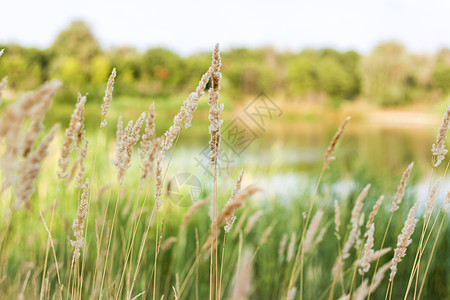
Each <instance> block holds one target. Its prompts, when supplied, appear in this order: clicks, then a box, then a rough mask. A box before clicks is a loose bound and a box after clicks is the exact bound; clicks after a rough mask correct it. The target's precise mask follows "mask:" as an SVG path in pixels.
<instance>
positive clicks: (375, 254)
mask: <svg viewBox="0 0 450 300" xmlns="http://www.w3.org/2000/svg"><path fill="white" fill-rule="evenodd" d="M391 250H392V248H391V247H388V248H384V249H381V250H377V251H375V252H373V254H372V255H370V256H369V257H366V258H364V259H367V262H369V263H371V262H373V261H374V260H377V259H378V258H380V257H382V256H383V255H385V254H387V253H389V252H390V251H391ZM362 263H363V257H362V258H360V259H357V260H355V263H354V265H355V266H357V267H358V266H360V265H361V264H362Z"/></svg>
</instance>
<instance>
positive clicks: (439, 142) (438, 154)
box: [431, 105, 450, 167]
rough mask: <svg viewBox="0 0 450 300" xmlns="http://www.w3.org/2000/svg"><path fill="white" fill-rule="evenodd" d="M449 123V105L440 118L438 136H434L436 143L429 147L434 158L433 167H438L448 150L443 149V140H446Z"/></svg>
mask: <svg viewBox="0 0 450 300" xmlns="http://www.w3.org/2000/svg"><path fill="white" fill-rule="evenodd" d="M449 121H450V105H449V106H448V107H447V110H446V111H445V113H444V116H443V117H442V123H441V126H439V130H438V134H437V136H436V143H434V144H433V145H432V147H431V153H433V155H434V156H435V159H436V162H435V164H434V166H435V167H437V166H439V165H440V164H441V162H442V161H443V160H444V158H445V155H446V154H447V152H448V150H447V149H445V140H446V139H447V132H448V126H449Z"/></svg>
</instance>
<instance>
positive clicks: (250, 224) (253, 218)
mask: <svg viewBox="0 0 450 300" xmlns="http://www.w3.org/2000/svg"><path fill="white" fill-rule="evenodd" d="M262 215H263V212H262V210H258V211H257V212H255V213H254V214H253V215H251V216H250V217H249V218H248V221H247V225H246V226H245V230H244V232H245V234H248V233H249V232H250V230H252V228H253V227H254V226H255V224H256V222H257V221H258V220H259V218H261V216H262Z"/></svg>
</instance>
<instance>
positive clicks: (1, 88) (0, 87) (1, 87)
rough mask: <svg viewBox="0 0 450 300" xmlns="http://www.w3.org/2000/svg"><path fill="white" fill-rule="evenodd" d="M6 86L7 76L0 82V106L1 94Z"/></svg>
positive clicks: (0, 102) (0, 101)
mask: <svg viewBox="0 0 450 300" xmlns="http://www.w3.org/2000/svg"><path fill="white" fill-rule="evenodd" d="M7 85H8V76H5V77H3V79H2V81H0V104H2V94H3V91H4V90H5V89H6V86H7Z"/></svg>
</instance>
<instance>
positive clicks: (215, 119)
mask: <svg viewBox="0 0 450 300" xmlns="http://www.w3.org/2000/svg"><path fill="white" fill-rule="evenodd" d="M221 64H222V63H221V60H220V52H219V44H216V47H215V49H214V53H213V61H212V68H213V70H212V74H211V89H209V99H208V104H209V121H210V122H211V124H210V125H209V133H210V135H211V140H210V141H209V148H210V150H211V164H212V165H215V164H217V158H218V156H219V147H220V126H221V125H222V122H223V120H221V119H220V114H221V113H222V111H223V103H222V104H221V105H220V106H219V90H220V79H221V78H222V75H221V74H220V66H221Z"/></svg>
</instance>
